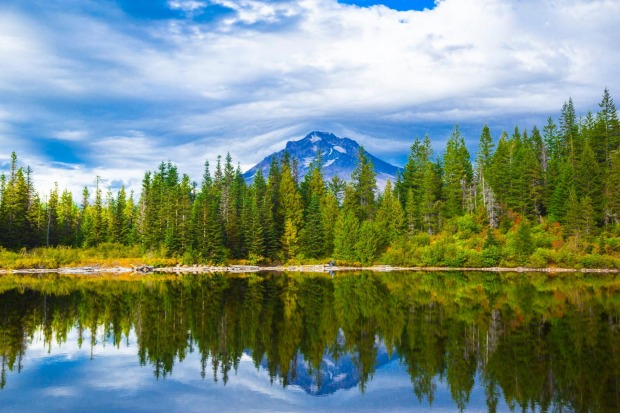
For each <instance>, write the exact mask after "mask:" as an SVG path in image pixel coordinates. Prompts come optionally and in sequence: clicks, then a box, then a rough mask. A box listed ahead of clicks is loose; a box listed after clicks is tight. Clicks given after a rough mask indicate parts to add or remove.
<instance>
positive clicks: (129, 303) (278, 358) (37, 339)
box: [0, 272, 620, 412]
mask: <svg viewBox="0 0 620 413" xmlns="http://www.w3.org/2000/svg"><path fill="white" fill-rule="evenodd" d="M619 316H620V277H619V276H617V275H604V274H592V275H586V274H563V275H556V276H549V275H548V274H517V273H502V274H496V273H460V272H449V273H448V272H446V273H423V272H418V273H371V272H364V273H356V274H352V273H347V274H344V273H343V274H335V275H334V276H333V277H331V276H330V275H325V274H299V273H295V274H281V273H278V274H269V273H265V274H247V275H232V274H205V275H185V276H171V275H147V276H141V277H139V276H109V277H92V276H88V277H87V276H59V275H44V276H13V275H5V276H0V356H1V358H2V370H1V377H0V411H2V412H41V411H45V412H50V411H89V412H99V411H101V412H110V411H116V412H118V411H130V412H140V411H145V412H151V411H166V412H176V411H178V412H191V411H196V412H201V411H234V412H241V411H364V410H366V411H420V412H426V411H433V412H444V411H450V412H451V411H459V410H463V411H467V412H486V411H497V412H504V411H506V412H508V411H519V412H520V411H536V412H539V411H540V412H555V411H558V412H560V411H561V412H573V411H574V412H619V411H620V332H619V328H620V317H619Z"/></svg>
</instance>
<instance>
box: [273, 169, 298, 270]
mask: <svg viewBox="0 0 620 413" xmlns="http://www.w3.org/2000/svg"><path fill="white" fill-rule="evenodd" d="M279 204H280V206H281V211H282V216H283V218H284V232H283V234H282V238H281V245H282V253H283V254H284V258H285V259H289V258H293V257H295V256H296V255H297V254H298V253H299V249H300V246H301V239H300V236H301V229H302V225H303V205H302V200H301V194H300V193H299V191H298V189H297V185H296V184H295V180H294V177H293V173H292V171H291V169H290V164H289V163H287V162H283V163H282V180H281V182H280V187H279Z"/></svg>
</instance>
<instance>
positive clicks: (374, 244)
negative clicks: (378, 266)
mask: <svg viewBox="0 0 620 413" xmlns="http://www.w3.org/2000/svg"><path fill="white" fill-rule="evenodd" d="M376 224H377V223H376V222H373V221H363V222H362V224H361V225H360V227H359V237H358V238H357V241H356V242H355V252H356V255H357V258H358V260H359V261H360V262H361V263H362V264H372V262H373V261H374V259H375V258H376V256H377V252H378V250H379V248H380V245H379V242H380V241H379V234H378V230H377V228H376Z"/></svg>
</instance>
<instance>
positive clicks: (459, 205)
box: [443, 126, 473, 218]
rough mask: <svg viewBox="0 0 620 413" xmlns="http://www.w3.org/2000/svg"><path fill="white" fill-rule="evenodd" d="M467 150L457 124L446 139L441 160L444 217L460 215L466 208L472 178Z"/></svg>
mask: <svg viewBox="0 0 620 413" xmlns="http://www.w3.org/2000/svg"><path fill="white" fill-rule="evenodd" d="M469 158H470V157H469V151H468V150H467V147H466V146H465V140H464V139H463V136H462V135H461V133H460V131H459V129H458V126H455V127H454V131H453V133H452V136H451V137H450V139H449V140H448V143H447V148H446V153H445V155H444V161H443V168H444V170H443V184H444V186H443V194H444V199H445V206H444V215H445V217H446V218H451V217H455V216H459V215H462V214H463V212H464V211H466V210H467V209H468V206H469V201H470V199H468V194H469V188H470V185H471V180H472V175H473V172H472V168H471V162H470V159H469Z"/></svg>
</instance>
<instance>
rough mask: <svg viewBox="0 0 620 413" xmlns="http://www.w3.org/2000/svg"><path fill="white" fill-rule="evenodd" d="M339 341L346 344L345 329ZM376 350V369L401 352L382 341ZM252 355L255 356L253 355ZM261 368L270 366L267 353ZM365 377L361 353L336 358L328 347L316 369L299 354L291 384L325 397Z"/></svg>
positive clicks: (292, 373)
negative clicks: (389, 348)
mask: <svg viewBox="0 0 620 413" xmlns="http://www.w3.org/2000/svg"><path fill="white" fill-rule="evenodd" d="M339 341H340V342H341V343H344V336H343V334H342V332H340V333H339ZM375 351H376V358H375V366H374V367H375V368H374V370H379V369H380V368H382V367H384V366H387V365H388V364H390V363H392V362H394V361H397V360H398V354H396V352H395V351H393V352H388V349H387V348H386V346H385V344H384V343H383V342H380V341H379V340H376V342H375ZM249 355H250V356H251V354H249ZM261 367H262V368H264V369H268V368H269V365H268V363H267V357H266V356H265V357H264V358H263V360H262V361H261ZM361 378H362V372H361V371H360V366H359V354H357V353H344V354H340V355H339V357H338V358H334V357H333V356H332V354H331V353H330V350H327V349H326V350H325V351H324V353H323V359H322V360H321V364H320V365H319V367H318V369H314V368H312V366H311V364H310V363H309V362H308V360H306V358H305V357H304V355H303V354H301V353H298V354H297V357H295V360H294V362H293V363H292V365H291V372H289V375H288V377H287V382H288V383H289V384H290V385H293V386H298V387H300V388H301V389H303V390H304V392H306V393H307V394H310V395H312V396H325V395H328V394H333V393H336V392H337V391H339V390H346V389H351V388H353V387H355V386H357V385H359V382H360V380H361Z"/></svg>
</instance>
